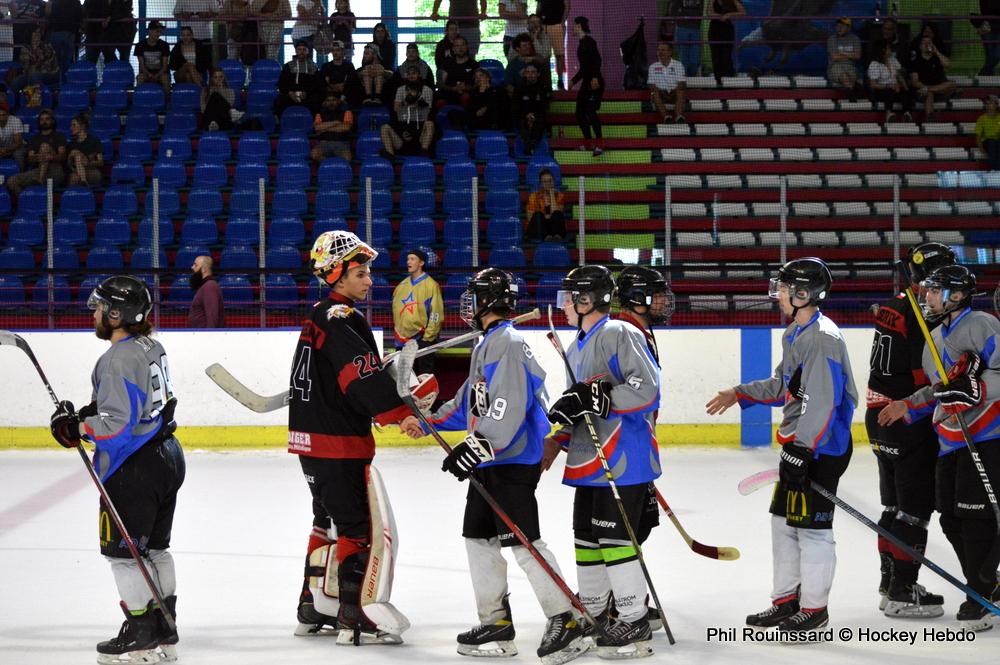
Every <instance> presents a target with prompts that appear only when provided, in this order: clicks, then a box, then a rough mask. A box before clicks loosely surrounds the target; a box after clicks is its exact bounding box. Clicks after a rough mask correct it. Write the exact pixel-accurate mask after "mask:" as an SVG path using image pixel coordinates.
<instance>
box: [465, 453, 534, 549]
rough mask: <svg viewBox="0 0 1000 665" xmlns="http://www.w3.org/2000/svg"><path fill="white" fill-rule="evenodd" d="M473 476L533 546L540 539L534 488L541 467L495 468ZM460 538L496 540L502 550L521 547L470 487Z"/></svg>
mask: <svg viewBox="0 0 1000 665" xmlns="http://www.w3.org/2000/svg"><path fill="white" fill-rule="evenodd" d="M472 475H473V477H474V478H475V479H476V480H478V481H479V482H480V483H482V485H483V487H485V488H486V490H487V491H488V492H489V493H490V494H491V495H492V496H493V498H494V499H496V501H497V503H499V504H500V507H501V508H503V509H504V512H506V513H507V515H508V516H509V517H510V518H511V519H512V520H513V521H514V524H516V525H517V526H518V528H520V529H521V531H523V532H524V535H525V536H526V537H527V538H528V541H530V542H535V541H536V540H538V539H539V538H541V534H540V533H539V528H538V502H537V501H536V500H535V488H536V487H538V480H539V478H541V475H542V465H541V464H496V465H493V466H487V467H484V468H479V469H476V470H475V471H473V474H472ZM462 537H463V538H482V539H484V540H489V539H490V538H499V539H500V545H501V546H502V547H513V546H515V545H520V544H521V542H520V541H519V540H518V539H517V538H515V537H514V533H513V532H512V531H511V530H510V529H508V528H507V525H506V524H504V523H503V521H502V520H501V519H500V518H499V517H498V516H497V514H496V513H494V512H493V509H492V508H490V506H489V504H488V503H486V499H484V498H483V497H482V496H481V495H480V494H479V492H478V491H476V489H475V488H474V487H473V486H472V485H471V484H470V485H469V492H468V494H467V495H466V497H465V518H464V520H463V522H462Z"/></svg>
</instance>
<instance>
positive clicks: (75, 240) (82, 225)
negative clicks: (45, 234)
mask: <svg viewBox="0 0 1000 665" xmlns="http://www.w3.org/2000/svg"><path fill="white" fill-rule="evenodd" d="M52 235H53V237H54V238H58V239H59V243H58V244H60V245H68V246H70V247H79V246H80V245H85V244H87V239H88V235H87V224H86V222H84V221H83V217H80V216H78V215H66V214H63V215H60V216H59V217H56V219H55V221H54V222H53V223H52Z"/></svg>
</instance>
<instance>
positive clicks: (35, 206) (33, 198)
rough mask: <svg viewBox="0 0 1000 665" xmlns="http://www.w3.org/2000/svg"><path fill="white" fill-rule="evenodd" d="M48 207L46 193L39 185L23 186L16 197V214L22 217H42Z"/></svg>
mask: <svg viewBox="0 0 1000 665" xmlns="http://www.w3.org/2000/svg"><path fill="white" fill-rule="evenodd" d="M48 209H49V208H48V194H47V191H46V189H45V187H42V186H41V185H32V186H31V187H25V188H24V191H22V192H21V195H20V196H19V197H17V214H18V215H20V216H22V217H43V216H45V214H46V213H47V212H48Z"/></svg>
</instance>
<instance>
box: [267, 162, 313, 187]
mask: <svg viewBox="0 0 1000 665" xmlns="http://www.w3.org/2000/svg"><path fill="white" fill-rule="evenodd" d="M311 180H312V170H311V169H310V168H309V164H307V163H306V162H283V163H280V164H278V173H277V175H276V176H275V182H277V183H278V186H279V187H288V188H298V189H305V188H306V187H308V186H309V184H310V181H311Z"/></svg>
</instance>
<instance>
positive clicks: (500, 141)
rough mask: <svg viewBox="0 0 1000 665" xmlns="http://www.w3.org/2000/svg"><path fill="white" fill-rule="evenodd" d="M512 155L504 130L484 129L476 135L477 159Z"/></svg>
mask: <svg viewBox="0 0 1000 665" xmlns="http://www.w3.org/2000/svg"><path fill="white" fill-rule="evenodd" d="M501 157H510V147H509V146H508V145H507V137H506V136H505V135H504V133H503V132H500V131H494V130H488V129H484V130H482V131H480V132H479V134H478V135H476V159H499V158H501Z"/></svg>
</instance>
